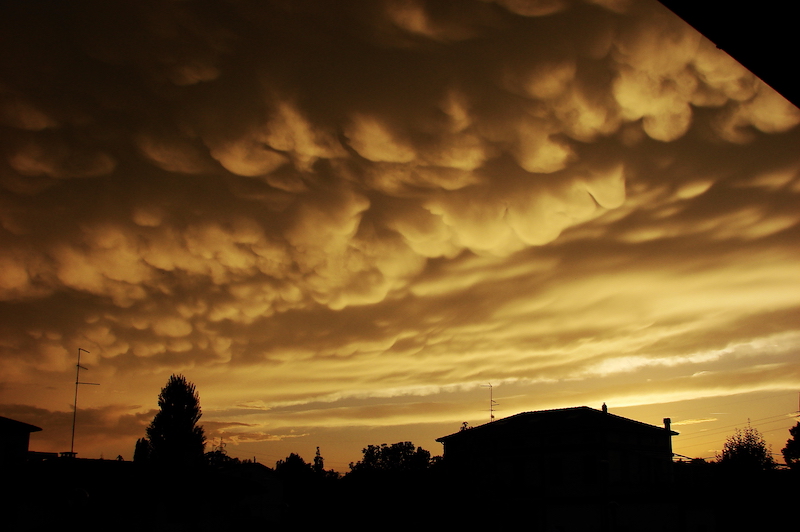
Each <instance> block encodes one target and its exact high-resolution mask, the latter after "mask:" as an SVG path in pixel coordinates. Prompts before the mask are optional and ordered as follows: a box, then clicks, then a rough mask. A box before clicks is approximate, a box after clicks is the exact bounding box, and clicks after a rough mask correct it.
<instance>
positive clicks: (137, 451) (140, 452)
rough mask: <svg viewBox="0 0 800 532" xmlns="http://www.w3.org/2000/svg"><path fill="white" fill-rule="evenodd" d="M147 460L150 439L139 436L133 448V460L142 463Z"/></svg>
mask: <svg viewBox="0 0 800 532" xmlns="http://www.w3.org/2000/svg"><path fill="white" fill-rule="evenodd" d="M148 460H150V441H149V440H148V439H147V438H139V439H138V440H136V447H134V449H133V461H134V462H138V463H142V462H147V461H148Z"/></svg>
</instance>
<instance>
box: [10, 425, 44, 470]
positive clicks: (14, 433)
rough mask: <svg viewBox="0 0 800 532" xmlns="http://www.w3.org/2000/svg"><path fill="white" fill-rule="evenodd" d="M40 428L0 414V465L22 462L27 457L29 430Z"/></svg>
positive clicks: (34, 430)
mask: <svg viewBox="0 0 800 532" xmlns="http://www.w3.org/2000/svg"><path fill="white" fill-rule="evenodd" d="M40 430H42V429H41V428H40V427H37V426H36V425H30V424H28V423H23V422H22V421H17V420H15V419H10V418H7V417H3V416H0V465H3V466H6V465H16V464H22V463H24V462H25V460H27V457H28V445H29V444H30V438H31V432H39V431H40Z"/></svg>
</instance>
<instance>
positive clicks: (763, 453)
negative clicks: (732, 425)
mask: <svg viewBox="0 0 800 532" xmlns="http://www.w3.org/2000/svg"><path fill="white" fill-rule="evenodd" d="M770 451H771V449H770V448H769V446H768V445H767V442H766V441H764V437H763V436H762V435H761V433H760V432H758V430H756V429H754V428H753V427H751V426H750V422H749V421H748V423H747V426H746V427H745V428H744V429H738V428H737V429H736V430H735V431H734V433H733V435H732V436H730V437H728V439H727V441H726V442H725V445H723V447H722V454H721V455H718V456H717V461H718V462H719V463H720V464H721V465H723V466H725V467H727V468H730V469H735V470H737V471H764V470H767V469H772V468H774V467H775V460H774V459H773V458H772V454H771V452H770Z"/></svg>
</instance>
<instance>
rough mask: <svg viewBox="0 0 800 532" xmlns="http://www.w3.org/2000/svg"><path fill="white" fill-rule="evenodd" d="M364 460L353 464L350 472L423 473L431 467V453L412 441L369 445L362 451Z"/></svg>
mask: <svg viewBox="0 0 800 532" xmlns="http://www.w3.org/2000/svg"><path fill="white" fill-rule="evenodd" d="M361 452H362V454H363V458H362V459H361V460H360V461H358V462H356V463H355V464H353V463H352V462H350V471H351V472H353V473H357V472H372V471H392V472H399V471H423V470H426V469H428V468H429V467H430V466H431V463H432V460H431V453H430V452H429V451H426V450H425V449H423V448H422V447H416V448H415V447H414V444H413V443H411V442H410V441H404V442H398V443H393V444H391V445H387V444H385V443H382V444H381V445H368V446H367V447H366V448H364V449H362V450H361Z"/></svg>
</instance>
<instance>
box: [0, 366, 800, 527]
mask: <svg viewBox="0 0 800 532" xmlns="http://www.w3.org/2000/svg"><path fill="white" fill-rule="evenodd" d="M158 404H159V411H158V413H157V414H156V415H155V417H154V418H153V420H152V422H151V423H150V424H149V425H148V427H147V428H146V430H145V435H144V437H142V438H139V440H137V442H136V444H135V451H134V460H133V461H132V462H128V461H122V460H86V459H76V458H74V457H73V458H71V459H53V460H46V461H29V462H28V463H26V464H20V465H18V466H17V467H14V468H10V467H7V468H5V469H4V470H3V471H2V474H3V480H4V494H3V495H4V496H3V497H2V503H0V504H3V507H2V510H0V519H2V521H0V529H2V530H10V531H17V530H19V531H39V530H42V531H43V530H48V531H50V530H54V529H56V528H57V527H61V528H63V527H64V526H65V525H66V526H74V527H76V528H79V529H80V530H82V531H85V530H109V529H110V530H122V531H126V530H130V531H137V532H140V531H143V530H146V531H148V532H152V531H162V530H164V531H166V530H169V531H184V530H185V531H191V532H201V531H206V530H209V531H211V530H213V531H215V532H220V531H226V530H241V529H246V528H257V529H265V528H280V529H289V528H291V529H294V528H298V529H310V528H323V527H325V528H329V527H332V526H333V525H334V524H338V523H340V522H341V523H342V524H343V525H344V526H347V527H348V528H349V529H355V530H362V529H370V530H374V529H392V530H396V529H404V528H407V529H412V528H413V529H417V528H423V529H428V528H438V527H443V528H444V527H447V528H452V527H459V528H460V527H465V528H469V529H474V528H481V527H484V526H486V527H488V526H492V527H500V528H504V527H512V528H513V527H519V526H520V524H521V523H522V524H524V525H525V528H527V529H529V530H541V531H545V530H548V531H549V530H553V529H554V528H553V526H552V524H548V521H547V519H546V518H542V517H541V516H542V515H544V514H547V515H551V516H552V515H556V514H557V513H558V512H562V513H563V512H567V513H569V512H580V511H590V512H597V515H598V518H597V521H596V522H593V521H589V523H590V525H589V526H584V527H583V528H582V530H597V531H603V532H617V530H619V531H620V532H624V530H632V529H631V528H630V527H629V526H627V525H626V526H627V528H619V527H617V526H616V525H615V524H614V523H618V522H621V521H620V520H615V519H614V514H615V513H619V512H622V511H625V510H624V508H623V507H622V506H620V504H622V505H624V504H628V506H632V505H638V506H637V508H639V509H645V510H647V512H646V513H647V515H653V519H655V520H657V521H658V523H657V524H658V526H656V521H652V522H642V523H641V526H639V527H636V528H634V529H637V530H667V529H668V530H677V531H687V532H689V531H695V530H696V531H701V530H702V531H714V530H720V531H722V530H725V531H726V532H728V531H735V530H747V529H756V528H758V529H769V528H770V526H772V525H776V526H777V525H778V524H780V523H781V521H780V516H781V515H782V514H781V513H779V512H777V509H778V508H790V507H793V505H794V502H795V501H796V498H797V495H798V494H799V493H798V491H799V490H798V488H800V457H798V444H797V437H798V436H800V423H798V425H797V426H796V427H794V428H793V429H792V431H791V436H792V438H791V439H790V440H789V442H787V447H786V449H784V455H785V457H786V461H787V463H789V464H790V465H791V466H792V467H791V470H789V469H778V468H776V464H775V462H774V460H772V458H771V455H770V450H769V449H768V448H767V446H766V444H765V443H764V440H763V437H761V435H760V434H759V433H758V431H756V430H755V429H752V428H751V427H749V425H748V427H747V428H746V429H744V430H742V431H739V430H737V432H736V433H735V434H734V435H733V436H731V437H730V438H729V439H728V441H727V442H726V445H725V447H724V449H723V452H722V454H721V455H720V456H718V457H717V461H716V462H706V461H704V460H701V459H695V460H688V461H683V462H677V463H674V464H673V471H674V481H673V482H672V483H669V484H668V485H663V486H660V487H658V488H657V489H655V490H650V491H642V492H641V493H638V494H635V495H632V496H631V499H630V500H628V501H624V500H623V501H617V500H612V497H611V496H610V495H609V494H608V493H605V492H603V489H604V488H603V485H598V491H597V492H596V493H595V494H593V495H592V497H591V500H570V499H569V498H566V499H565V498H563V497H562V498H561V499H559V498H554V497H552V496H550V495H549V493H548V487H547V485H541V484H538V485H536V487H535V488H531V486H532V485H533V484H534V483H535V482H536V478H535V475H534V474H533V473H531V472H530V471H524V467H523V466H520V469H519V471H513V472H511V473H512V475H513V477H514V478H521V479H523V481H522V482H521V483H503V482H497V481H496V480H497V478H502V477H495V479H494V480H493V479H492V478H487V477H485V476H481V474H479V473H477V472H476V471H472V470H465V469H464V468H463V467H458V468H457V467H454V466H453V464H449V463H448V462H447V460H445V459H443V458H442V457H440V456H432V455H431V453H430V452H429V451H427V450H425V449H423V448H422V447H418V446H415V445H414V444H413V443H412V442H410V441H401V442H396V443H392V444H387V443H381V444H370V445H367V446H366V447H364V448H363V449H362V457H361V459H360V460H359V461H357V462H355V463H350V464H349V471H347V472H344V473H340V472H336V471H333V470H331V469H326V468H325V460H324V458H323V456H322V453H321V451H320V448H319V447H317V449H316V454H315V456H314V457H313V458H312V460H311V461H310V462H307V461H306V460H305V459H304V458H303V457H301V456H300V455H299V454H296V453H290V454H289V455H288V456H287V457H286V458H284V459H281V460H278V461H277V462H276V463H275V465H274V467H268V466H267V465H265V464H260V463H257V462H254V461H251V460H240V459H239V458H236V457H232V456H230V455H229V454H228V453H227V452H226V450H225V447H224V445H222V444H220V445H219V446H216V447H213V448H212V449H211V450H209V451H207V452H205V449H204V447H205V443H206V441H205V432H204V430H203V428H202V426H200V425H199V420H200V418H201V416H202V412H201V409H200V403H199V397H198V394H197V392H196V390H195V387H194V385H193V384H192V383H191V382H189V381H187V380H186V378H185V377H183V376H182V375H172V376H171V377H170V378H169V381H168V382H167V385H166V386H165V387H164V388H163V389H162V390H161V393H160V394H159V397H158ZM465 430H472V429H468V428H467V429H465ZM523 462H524V460H520V463H523ZM575 463H576V464H577V463H579V460H577V458H576V460H575ZM506 473H508V472H506ZM525 482H528V485H527V487H526V484H525ZM636 511H639V510H638V509H637V510H636ZM557 529H563V530H572V529H573V528H564V527H562V528H557Z"/></svg>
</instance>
